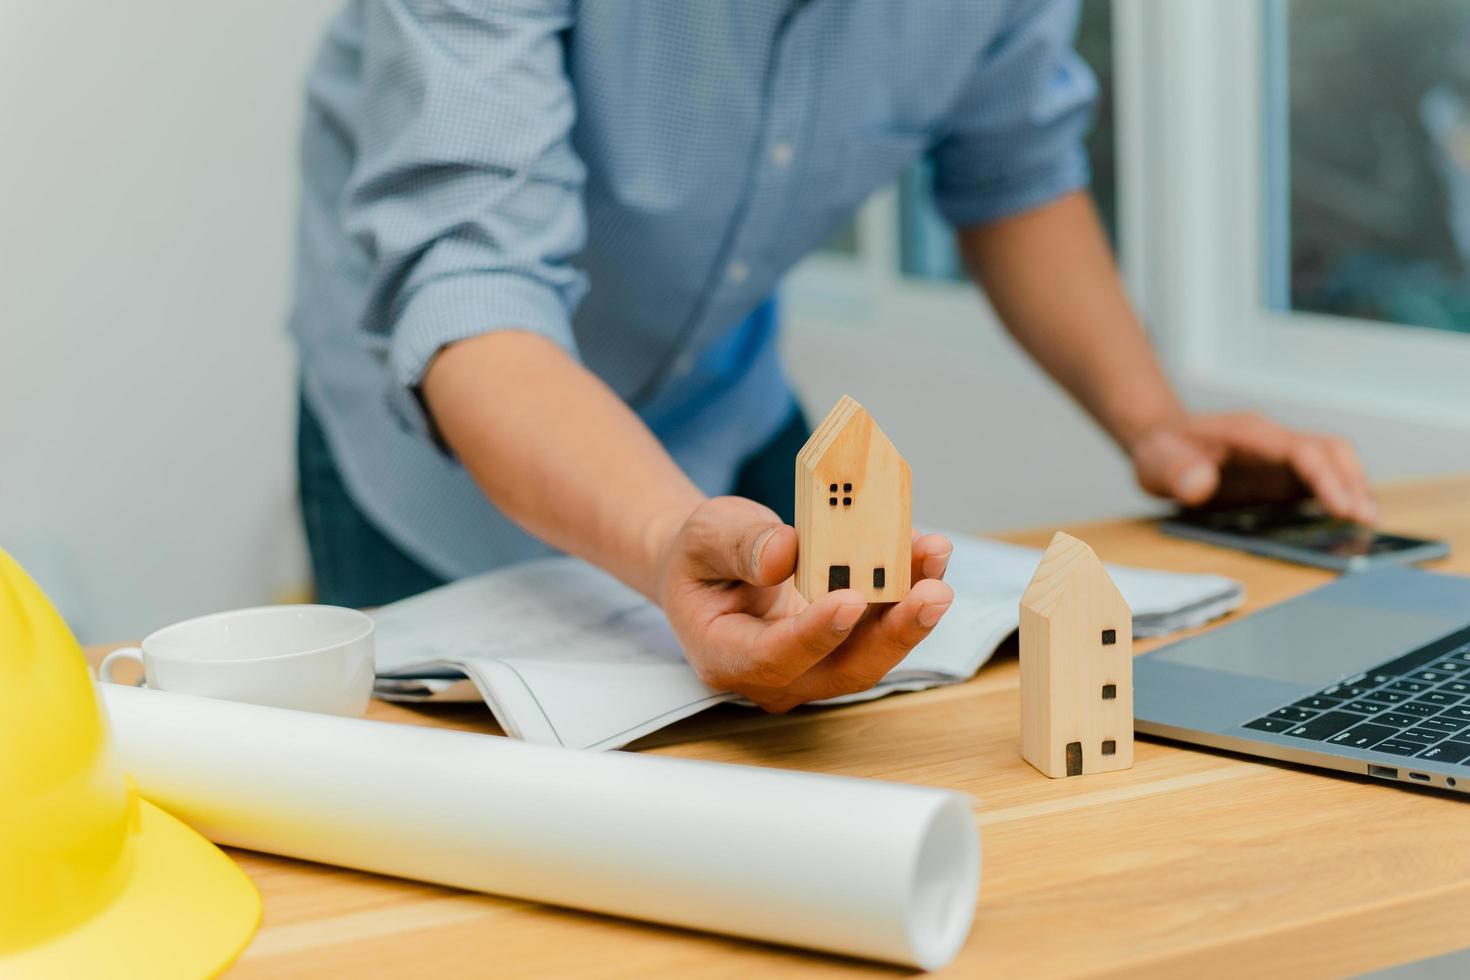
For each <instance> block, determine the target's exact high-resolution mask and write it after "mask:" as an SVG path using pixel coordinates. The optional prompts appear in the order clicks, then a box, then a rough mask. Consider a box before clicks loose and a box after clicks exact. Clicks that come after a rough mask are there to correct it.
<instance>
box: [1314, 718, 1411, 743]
mask: <svg viewBox="0 0 1470 980" xmlns="http://www.w3.org/2000/svg"><path fill="white" fill-rule="evenodd" d="M1397 734H1398V729H1396V728H1392V727H1390V726H1388V725H1375V724H1373V723H1371V722H1366V721H1365V722H1364V723H1363V724H1361V725H1358V726H1356V727H1354V728H1349V729H1348V730H1347V731H1345V732H1338V733H1337V734H1336V735H1334V736H1332V738H1331V739H1330V740H1329V741H1331V742H1332V743H1333V744H1334V745H1346V746H1349V747H1350V748H1354V749H1366V748H1368V747H1369V746H1370V745H1376V744H1378V743H1379V742H1381V741H1383V740H1384V739H1386V738H1389V737H1390V736H1393V735H1397Z"/></svg>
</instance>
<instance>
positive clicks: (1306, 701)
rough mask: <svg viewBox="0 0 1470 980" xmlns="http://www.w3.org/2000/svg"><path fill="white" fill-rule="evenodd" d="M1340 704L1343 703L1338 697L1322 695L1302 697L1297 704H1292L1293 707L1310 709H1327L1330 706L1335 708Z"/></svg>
mask: <svg viewBox="0 0 1470 980" xmlns="http://www.w3.org/2000/svg"><path fill="white" fill-rule="evenodd" d="M1339 704H1342V702H1341V701H1339V700H1338V699H1337V698H1324V697H1322V696H1321V695H1317V696H1314V697H1310V698H1302V699H1301V700H1300V701H1298V702H1297V703H1296V704H1294V705H1292V707H1293V708H1306V709H1308V710H1309V711H1326V710H1327V709H1328V708H1335V707H1337V706H1338V705H1339Z"/></svg>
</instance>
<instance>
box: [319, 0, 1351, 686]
mask: <svg viewBox="0 0 1470 980" xmlns="http://www.w3.org/2000/svg"><path fill="white" fill-rule="evenodd" d="M1076 17H1077V5H1076V3H1075V2H1068V0H924V2H922V3H919V2H913V0H739V2H735V0H728V2H726V0H583V2H582V3H580V4H579V3H573V2H571V0H477V2H466V0H459V2H454V0H355V2H352V3H351V4H350V5H349V6H348V7H347V9H346V10H345V11H343V12H342V13H341V14H340V15H339V16H338V17H337V18H336V19H335V20H334V21H333V22H332V24H331V26H330V27H329V29H328V32H327V36H326V39H325V41H324V43H323V45H322V49H321V52H320V55H319V57H318V59H317V61H316V63H315V65H314V67H313V69H312V71H311V76H310V79H309V83H308V91H309V100H308V107H307V117H306V129H305V137H304V164H305V176H304V191H303V202H302V219H301V241H300V268H299V274H298V282H297V295H296V302H295V308H294V311H293V317H292V321H293V329H294V331H295V333H296V336H297V337H298V339H299V342H300V346H301V352H302V363H303V388H304V395H305V397H304V404H303V412H302V432H301V466H302V494H303V509H304V513H305V518H306V525H307V530H308V535H309V538H310V542H311V548H312V556H313V561H314V565H315V569H316V572H317V578H318V585H319V588H320V590H321V595H322V598H323V599H324V601H328V602H337V603H345V604H349V605H370V604H376V603H380V602H384V601H388V600H392V599H395V598H399V597H400V596H402V595H406V594H409V593H411V592H414V591H418V590H420V589H424V588H428V587H430V586H432V585H434V584H437V583H439V582H441V581H444V580H447V579H450V578H454V577H458V576H462V575H466V574H470V573H473V572H478V571H481V570H484V569H486V568H490V567H493V566H496V565H499V564H504V563H506V562H510V561H514V560H517V559H522V558H529V557H533V556H536V555H540V554H544V553H546V551H547V549H548V546H549V547H550V548H556V549H561V550H563V551H565V552H568V553H570V554H573V555H577V556H579V557H581V558H584V559H586V560H588V561H591V562H593V563H594V564H597V565H599V566H600V567H602V568H604V569H606V570H607V571H609V572H611V573H612V574H613V575H616V576H617V577H618V578H619V579H621V580H622V581H624V582H626V583H628V584H629V585H630V586H632V587H634V588H636V589H638V590H639V591H641V592H642V593H643V594H644V595H646V596H648V597H649V598H650V599H652V600H654V601H656V602H658V603H660V604H661V606H662V607H663V609H664V610H665V612H666V613H667V615H668V617H669V620H670V622H671V623H672V625H673V628H674V630H675V631H676V632H677V633H678V635H679V638H680V640H681V641H682V642H683V645H684V647H685V650H686V653H687V656H688V658H689V660H690V663H691V664H692V665H693V666H694V667H695V669H696V670H698V671H699V673H700V675H701V676H702V677H704V678H705V679H706V680H707V681H709V682H710V683H711V684H714V685H716V686H718V687H721V688H726V689H731V690H735V691H738V692H740V693H742V694H744V695H746V696H747V697H749V698H751V699H752V700H754V701H756V702H757V703H759V704H761V705H762V706H764V707H766V708H767V709H769V710H773V711H782V710H786V709H788V708H790V707H792V706H794V705H796V704H800V703H802V702H804V701H808V700H813V699H817V698H823V697H829V696H833V695H836V694H841V693H846V692H848V691H853V690H859V689H863V688H866V687H868V686H871V685H872V684H873V683H874V682H876V681H877V680H878V679H879V678H880V677H882V676H883V674H884V673H886V672H887V671H888V669H889V668H890V667H892V666H893V665H894V664H895V663H897V662H898V661H899V660H901V659H902V658H903V656H904V655H905V654H906V653H907V652H908V651H909V650H910V649H911V648H912V647H913V646H914V644H916V643H918V642H919V641H920V640H921V639H923V637H924V636H925V635H927V633H928V632H929V631H930V630H931V629H932V628H933V627H934V625H935V623H937V622H938V620H939V618H940V617H941V616H942V615H943V614H944V612H945V610H946V609H947V608H948V607H949V604H950V602H951V600H952V598H953V594H952V592H951V591H950V589H949V587H948V586H946V585H944V584H943V582H942V581H941V577H942V575H943V572H944V567H945V563H946V561H947V559H948V556H949V552H950V545H949V542H947V541H945V540H944V539H943V538H941V537H938V536H935V535H930V536H927V537H921V538H917V539H916V540H915V543H914V549H913V555H914V557H913V562H914V586H913V589H912V591H911V592H910V594H909V595H908V596H907V597H906V598H905V599H904V600H903V601H902V602H899V603H896V604H894V605H892V606H890V607H886V608H883V609H881V610H875V612H874V613H873V614H872V615H865V613H866V609H865V607H864V605H863V603H862V601H861V599H860V597H859V596H858V595H857V594H856V593H854V592H852V591H851V590H839V591H836V592H832V593H829V594H828V595H826V596H823V597H821V598H820V599H818V600H817V601H816V602H813V603H811V604H807V603H806V602H805V601H804V600H802V599H801V597H800V596H799V595H798V594H797V593H796V592H795V589H794V587H793V585H792V583H791V580H790V576H791V573H792V570H793V568H794V565H795V559H796V535H795V532H794V531H793V530H792V528H790V527H789V526H787V524H786V523H784V522H783V519H782V518H781V517H779V516H778V514H777V512H776V511H774V510H772V507H782V508H784V509H785V518H784V520H785V521H789V520H790V516H789V515H790V487H791V482H792V468H791V466H792V457H793V456H794V454H795V452H796V450H797V448H799V446H800V445H801V443H802V441H803V439H804V438H805V435H806V423H805V421H804V420H803V419H802V417H801V415H800V413H799V412H798V411H797V409H796V407H795V403H794V401H793V400H792V397H791V394H790V392H789V389H788V387H787V383H786V380H785V378H784V375H783V374H782V370H781V366H780V363H779V361H778V358H777V354H776V347H775V341H776V312H775V310H774V307H773V305H772V303H771V300H770V298H769V297H770V295H771V292H772V290H773V289H774V288H775V286H776V283H777V281H778V280H779V278H780V276H781V275H782V274H783V273H784V272H785V271H786V270H787V269H788V268H790V267H791V265H792V264H794V263H795V262H796V261H797V260H798V259H799V258H801V257H802V256H803V255H804V254H805V253H806V252H808V251H809V250H810V249H812V248H814V247H816V246H817V245H818V244H820V243H821V242H823V241H825V240H826V239H827V238H828V236H830V235H831V234H832V232H833V231H834V230H835V229H836V228H837V227H839V226H840V224H841V223H842V222H843V221H844V220H845V219H847V218H848V217H849V216H850V214H851V213H852V212H853V211H854V209H856V208H857V207H858V205H859V204H860V203H861V202H862V201H863V200H864V199H865V198H866V197H867V196H868V195H869V193H870V192H872V191H873V190H874V189H875V188H878V187H880V186H882V185H883V184H885V183H887V182H888V181H890V180H891V179H893V177H894V176H895V175H896V174H898V173H899V172H900V170H902V169H903V168H904V167H905V166H906V165H907V164H909V163H910V162H911V161H913V160H914V159H915V158H917V157H919V156H920V155H921V154H925V153H927V154H929V155H930V156H931V158H932V160H933V164H934V170H935V174H936V178H935V195H936V199H937V202H938V204H939V207H940V209H941V211H942V212H943V213H944V215H945V216H946V217H947V218H948V219H949V220H950V221H951V222H952V223H953V224H954V225H955V226H956V228H957V229H958V235H959V241H960V245H961V250H962V254H963V256H964V259H965V263H966V267H967V268H968V269H969V271H970V273H971V275H972V276H973V277H974V278H975V280H976V281H977V282H978V283H979V284H980V285H981V286H983V288H984V289H985V291H986V293H987V295H988V296H989V298H990V300H991V302H992V304H993V306H994V307H995V309H996V310H997V312H998V313H999V314H1000V316H1001V318H1002V319H1003V321H1004V322H1005V324H1006V326H1007V328H1008V329H1009V330H1010V331H1011V333H1012V334H1013V335H1014V336H1015V337H1016V339H1017V340H1018V341H1019V342H1020V343H1021V344H1022V345H1023V346H1024V347H1025V348H1026V349H1027V350H1028V351H1029V352H1030V353H1031V355H1032V356H1033V357H1035V358H1036V359H1037V361H1039V362H1040V363H1041V365H1042V366H1043V367H1044V368H1045V369H1046V370H1047V371H1049V372H1050V373H1051V374H1052V376H1053V377H1055V378H1056V379H1057V380H1058V381H1059V382H1060V383H1061V384H1062V385H1063V386H1064V387H1065V388H1066V389H1067V390H1068V391H1069V392H1071V394H1072V395H1073V396H1074V397H1076V398H1077V399H1078V401H1079V402H1081V404H1082V405H1083V406H1084V407H1086V409H1087V410H1088V411H1089V412H1090V413H1091V414H1092V415H1093V416H1094V417H1095V418H1096V419H1097V420H1098V422H1099V423H1101V424H1102V426H1103V427H1104V428H1105V429H1106V430H1107V431H1108V432H1109V433H1111V434H1112V436H1113V437H1114V438H1115V439H1116V440H1117V442H1118V444H1119V445H1120V447H1122V448H1123V450H1124V451H1125V452H1127V453H1128V454H1129V455H1130V456H1131V458H1132V460H1133V462H1134V465H1135V467H1136V470H1137V473H1138V478H1139V480H1140V482H1141V483H1142V485H1143V486H1144V487H1145V488H1146V489H1147V490H1149V491H1151V492H1153V493H1156V494H1160V495H1163V496H1170V497H1174V498H1176V499H1178V500H1181V501H1184V502H1187V503H1201V502H1203V501H1205V500H1207V499H1210V498H1211V497H1213V496H1216V495H1227V494H1228V495H1233V496H1245V497H1249V496H1253V495H1254V496H1260V495H1262V494H1264V493H1268V492H1276V491H1278V490H1279V489H1282V488H1285V489H1291V488H1294V487H1296V486H1297V485H1298V484H1297V481H1298V480H1300V481H1301V482H1303V483H1304V484H1305V485H1306V486H1307V487H1309V488H1310V489H1311V491H1312V492H1314V493H1316V495H1317V496H1318V497H1320V498H1321V499H1322V501H1323V502H1324V503H1325V504H1326V505H1327V507H1328V508H1329V509H1330V510H1331V511H1333V512H1334V513H1336V514H1340V515H1344V516H1351V517H1357V518H1361V519H1371V518H1372V506H1373V505H1372V502H1371V499H1370V497H1369V493H1368V490H1367V487H1366V485H1365V482H1364V478H1363V475H1362V473H1361V470H1360V468H1359V466H1358V464H1357V462H1356V461H1355V459H1354V458H1353V454H1352V451H1351V450H1350V449H1349V448H1348V447H1347V446H1346V445H1344V444H1343V443H1341V442H1338V441H1335V440H1332V439H1327V438H1323V437H1317V436H1312V435H1305V434H1300V433H1294V432H1290V431H1288V430H1286V429H1283V428H1281V427H1279V426H1277V425H1274V424H1272V423H1270V422H1267V421H1265V420H1263V419H1260V418H1257V417H1254V416H1227V417H1209V416H1206V417H1200V416H1193V415H1190V414H1189V413H1188V412H1186V411H1185V410H1184V409H1183V408H1182V407H1181V405H1180V403H1179V401H1178V399H1177V398H1176V397H1175V395H1174V394H1173V392H1172V391H1171V390H1170V388H1169V386H1168V384H1167V382H1166V381H1165V379H1164V376H1163V374H1162V372H1161V371H1160V369H1159V366H1158V363H1157V361H1156V360H1155V358H1154V356H1153V354H1152V353H1151V351H1150V349H1149V347H1148V344H1147V341H1146V338H1145V336H1144V334H1143V332H1142V330H1141V329H1140V327H1139V324H1138V322H1137V319H1136V317H1135V316H1134V314H1133V312H1132V311H1131V310H1130V308H1129V305H1128V302H1127V300H1126V299H1125V297H1124V294H1123V291H1122V289H1121V287H1120V284H1119V281H1118V277H1117V274H1116V272H1115V270H1114V267H1113V264H1112V260H1111V256H1110V254H1109V251H1108V248H1107V246H1106V243H1105V240H1104V237H1103V235H1102V234H1101V232H1100V230H1099V226H1098V222H1097V218H1096V216H1095V214H1094V212H1093V209H1092V206H1091V203H1090V200H1089V198H1088V197H1087V195H1086V182H1087V168H1086V162H1085V157H1084V155H1083V151H1082V147H1081V142H1080V141H1081V138H1082V136H1083V133H1084V131H1085V129H1086V127H1087V125H1088V122H1089V113H1090V108H1091V103H1092V100H1093V97H1094V91H1095V83H1094V81H1093V79H1092V76H1091V75H1090V73H1089V72H1088V71H1087V69H1086V67H1085V66H1084V65H1083V64H1082V63H1081V62H1080V60H1079V59H1078V58H1077V56H1076V55H1075V54H1074V53H1073V52H1072V50H1071V48H1070V41H1071V37H1072V33H1073V31H1074V29H1075V24H1076ZM944 425H945V421H944V420H943V419H935V420H934V426H935V428H936V430H938V431H943V428H944ZM717 494H731V495H730V496H714V495H717ZM752 497H754V498H757V499H750V498H752Z"/></svg>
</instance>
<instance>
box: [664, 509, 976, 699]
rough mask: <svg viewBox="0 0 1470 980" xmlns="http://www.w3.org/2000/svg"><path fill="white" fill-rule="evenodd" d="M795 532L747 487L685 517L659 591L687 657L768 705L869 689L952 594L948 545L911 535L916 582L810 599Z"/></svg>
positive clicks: (707, 677) (708, 677)
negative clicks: (894, 595)
mask: <svg viewBox="0 0 1470 980" xmlns="http://www.w3.org/2000/svg"><path fill="white" fill-rule="evenodd" d="M796 548H797V539H796V530H795V529H794V528H792V527H791V526H789V525H787V524H782V523H781V520H780V518H779V517H777V516H776V514H775V512H774V511H772V510H770V509H769V508H767V507H763V506H761V505H760V504H757V503H755V502H754V501H751V500H746V499H744V498H741V497H717V498H715V499H713V500H707V501H705V502H704V503H703V504H701V505H700V506H699V507H698V508H696V509H695V511H694V512H693V513H692V514H691V515H690V516H689V518H688V520H686V521H685V522H684V524H683V526H682V527H681V528H680V529H679V531H678V533H677V534H676V535H674V537H673V539H672V541H671V542H670V543H669V545H668V546H667V548H666V549H665V550H664V554H663V558H662V561H661V563H660V564H661V576H660V590H659V599H660V602H661V604H662V605H663V608H664V612H665V613H666V614H667V615H668V617H669V622H670V624H671V625H672V626H673V628H674V632H675V634H677V635H678V637H679V640H680V642H681V643H682V644H683V645H684V653H685V656H686V657H687V658H688V659H689V662H690V664H692V665H693V667H694V669H695V671H697V672H698V674H699V676H700V677H701V678H702V679H703V680H704V681H705V683H707V684H709V685H710V686H712V687H716V688H719V689H720V690H724V691H734V692H735V693H737V694H740V695H743V696H744V697H746V698H749V699H750V700H751V701H754V702H755V703H756V704H758V705H760V706H761V707H762V708H764V709H766V710H767V711H772V712H784V711H789V710H790V709H792V708H794V707H796V706H797V705H799V704H802V703H804V702H807V701H817V700H821V699H823V698H831V697H836V696H838V695H840V694H851V693H853V692H856V691H865V690H867V689H868V688H870V687H872V686H873V685H874V684H876V683H878V681H880V680H882V678H883V676H884V675H885V674H887V673H888V671H889V670H890V669H892V668H893V666H894V665H895V664H897V663H898V662H899V661H900V660H902V659H903V658H904V657H905V656H906V655H907V654H908V652H909V651H910V650H912V649H913V648H914V646H915V644H917V643H918V642H919V641H920V640H922V639H923V638H924V637H926V636H928V635H929V632H930V631H931V630H933V628H934V626H935V624H936V623H938V622H939V619H940V617H941V616H943V615H944V613H945V611H946V610H947V609H949V607H950V604H951V603H952V602H953V601H954V591H953V590H952V589H951V588H950V587H949V586H948V585H946V584H944V582H942V581H941V578H942V576H943V575H944V570H945V566H946V565H947V564H948V562H949V556H950V553H951V552H952V551H953V545H951V544H950V542H949V540H948V539H946V538H944V537H941V536H940V535H937V534H931V535H927V536H924V537H916V538H915V539H914V543H913V587H912V588H911V589H910V590H909V594H908V595H907V596H905V597H904V598H903V600H902V601H900V602H896V603H893V604H891V605H874V606H871V607H870V606H868V605H867V603H866V602H865V601H864V599H863V596H862V594H861V593H860V592H857V591H855V590H852V589H840V590H838V591H836V592H829V593H827V594H826V595H823V596H821V597H819V598H818V599H817V601H816V602H811V603H808V602H807V601H806V599H804V598H802V596H801V594H800V593H799V592H797V591H796V583H795V580H794V579H793V578H792V575H793V574H794V573H795V571H796Z"/></svg>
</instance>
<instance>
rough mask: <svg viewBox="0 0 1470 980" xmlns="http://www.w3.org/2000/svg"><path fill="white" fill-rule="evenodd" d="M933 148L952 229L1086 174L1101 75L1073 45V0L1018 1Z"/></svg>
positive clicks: (941, 203) (1047, 194) (1024, 204)
mask: <svg viewBox="0 0 1470 980" xmlns="http://www.w3.org/2000/svg"><path fill="white" fill-rule="evenodd" d="M1011 7H1012V12H1011V15H1010V23H1009V24H1008V25H1007V27H1006V28H1005V29H1004V30H1003V31H1001V32H1000V33H999V34H998V35H997V37H996V39H995V42H994V43H993V44H992V45H991V46H990V48H989V49H988V50H986V51H985V52H984V53H983V55H982V56H981V62H980V64H979V66H977V68H976V71H975V74H974V77H973V78H972V79H971V80H970V82H969V84H968V86H967V88H966V90H965V92H964V94H963V95H962V97H961V98H960V100H959V101H958V102H957V103H956V105H955V109H954V111H953V112H952V113H951V115H950V117H949V119H948V121H947V125H946V126H945V129H944V131H943V133H942V135H941V137H940V139H939V141H938V142H937V143H936V145H935V146H934V148H933V149H932V151H931V158H932V160H933V163H934V197H935V202H936V204H937V205H938V208H939V212H940V214H942V215H943V216H944V217H945V219H946V220H948V221H949V222H950V223H951V224H952V225H954V226H955V227H965V226H968V225H978V224H984V223H986V222H989V221H994V220H996V219H998V218H1003V217H1006V216H1007V215H1011V214H1017V213H1019V212H1022V211H1027V210H1030V209H1032V208H1036V207H1040V206H1041V205H1043V204H1046V203H1048V202H1049V201H1052V200H1055V199H1056V198H1058V197H1061V196H1062V195H1064V194H1067V193H1069V192H1071V191H1075V190H1078V189H1080V188H1083V187H1086V186H1087V183H1088V180H1089V168H1088V163H1087V153H1086V149H1085V147H1084V145H1083V139H1084V137H1085V136H1086V135H1087V130H1088V128H1089V126H1090V125H1091V123H1092V110H1093V106H1094V103H1095V102H1096V98H1097V80H1096V78H1095V77H1094V76H1093V74H1092V71H1091V70H1090V69H1089V68H1088V67H1087V65H1086V63H1085V62H1083V60H1082V59H1081V57H1079V56H1078V54H1077V53H1076V51H1074V50H1073V48H1072V41H1073V38H1074V36H1075V34H1076V30H1077V17H1078V13H1079V6H1078V2H1077V0H1015V2H1013V3H1012V4H1011Z"/></svg>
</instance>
